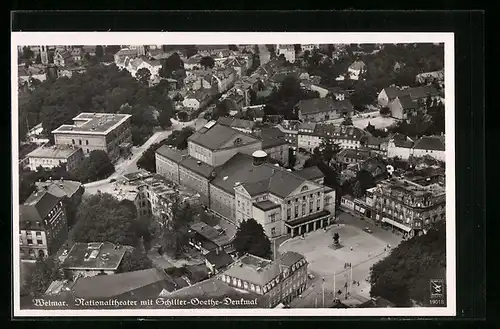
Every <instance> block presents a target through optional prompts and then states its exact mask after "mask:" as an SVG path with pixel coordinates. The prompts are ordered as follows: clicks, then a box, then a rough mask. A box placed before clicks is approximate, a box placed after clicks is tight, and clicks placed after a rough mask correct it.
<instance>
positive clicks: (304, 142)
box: [297, 132, 321, 152]
mask: <svg viewBox="0 0 500 329" xmlns="http://www.w3.org/2000/svg"><path fill="white" fill-rule="evenodd" d="M320 143H321V138H320V137H319V136H313V135H302V134H301V133H300V132H299V134H298V135H297V147H298V148H303V149H306V150H308V151H309V152H313V150H314V148H315V147H319V145H320Z"/></svg>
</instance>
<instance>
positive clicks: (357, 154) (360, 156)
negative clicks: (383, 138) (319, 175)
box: [337, 149, 370, 161]
mask: <svg viewBox="0 0 500 329" xmlns="http://www.w3.org/2000/svg"><path fill="white" fill-rule="evenodd" d="M337 157H344V158H350V159H355V160H357V161H365V160H367V159H369V158H370V151H362V150H358V149H343V150H341V151H340V152H339V153H338V154H337Z"/></svg>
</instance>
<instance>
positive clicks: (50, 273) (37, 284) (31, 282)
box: [26, 257, 64, 297]
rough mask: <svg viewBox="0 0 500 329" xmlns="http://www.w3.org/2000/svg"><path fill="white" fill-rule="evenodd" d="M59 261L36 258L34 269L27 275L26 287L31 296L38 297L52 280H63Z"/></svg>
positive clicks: (50, 258)
mask: <svg viewBox="0 0 500 329" xmlns="http://www.w3.org/2000/svg"><path fill="white" fill-rule="evenodd" d="M63 279H64V274H63V272H62V269H61V266H60V263H59V262H58V261H57V260H56V259H54V258H52V257H47V258H42V257H39V258H38V259H37V260H36V264H35V269H34V270H33V272H31V273H30V274H29V275H28V278H27V280H26V287H27V289H28V292H29V294H30V295H31V296H33V297H40V296H42V295H43V294H45V291H46V290H47V289H48V288H49V286H50V284H51V283H52V281H56V280H63Z"/></svg>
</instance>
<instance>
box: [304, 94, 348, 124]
mask: <svg viewBox="0 0 500 329" xmlns="http://www.w3.org/2000/svg"><path fill="white" fill-rule="evenodd" d="M295 109H296V110H297V112H298V116H299V119H300V120H302V121H307V122H321V121H326V120H333V119H337V118H340V117H342V116H345V115H347V116H349V115H351V114H352V112H353V111H354V107H353V106H352V104H351V102H350V101H349V100H348V99H345V100H342V101H338V100H334V99H331V98H313V99H304V100H301V101H299V102H298V103H297V104H296V105H295Z"/></svg>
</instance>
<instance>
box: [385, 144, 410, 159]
mask: <svg viewBox="0 0 500 329" xmlns="http://www.w3.org/2000/svg"><path fill="white" fill-rule="evenodd" d="M411 150H412V149H411V148H406V147H396V146H395V145H394V142H389V144H388V145H387V157H388V158H394V157H399V158H401V159H403V160H407V159H408V158H409V157H410V154H411Z"/></svg>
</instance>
